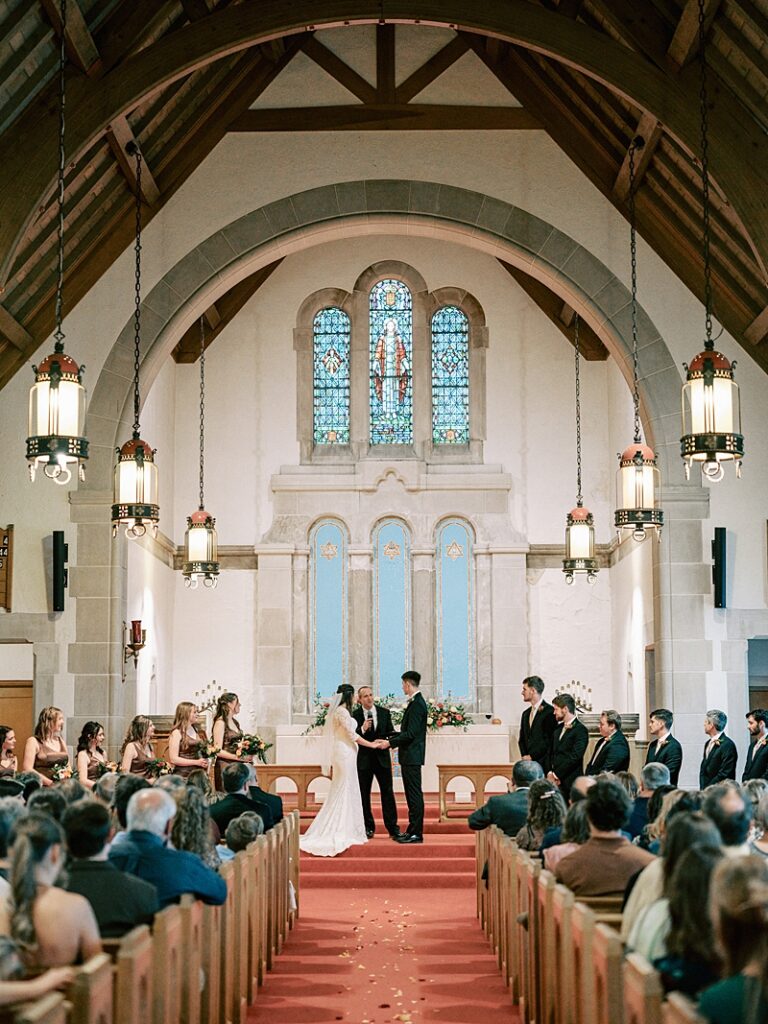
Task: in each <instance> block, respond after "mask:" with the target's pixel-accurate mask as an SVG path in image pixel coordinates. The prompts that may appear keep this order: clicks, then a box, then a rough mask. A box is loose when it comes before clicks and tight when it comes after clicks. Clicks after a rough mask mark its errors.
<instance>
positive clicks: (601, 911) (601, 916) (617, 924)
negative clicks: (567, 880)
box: [579, 895, 624, 930]
mask: <svg viewBox="0 0 768 1024" xmlns="http://www.w3.org/2000/svg"><path fill="white" fill-rule="evenodd" d="M579 902H580V903H583V904H584V905H585V906H587V907H589V909H590V910H591V911H592V912H593V913H594V915H595V920H596V921H597V922H598V923H599V924H608V925H611V926H612V927H614V928H616V929H617V930H618V929H620V928H621V907H622V904H623V902H624V896H623V895H621V896H579Z"/></svg>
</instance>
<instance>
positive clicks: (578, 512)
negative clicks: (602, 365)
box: [563, 313, 598, 585]
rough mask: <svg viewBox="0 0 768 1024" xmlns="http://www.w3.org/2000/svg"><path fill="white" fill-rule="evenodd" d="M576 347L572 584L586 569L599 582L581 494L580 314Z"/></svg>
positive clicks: (568, 527)
mask: <svg viewBox="0 0 768 1024" xmlns="http://www.w3.org/2000/svg"><path fill="white" fill-rule="evenodd" d="M573 347H574V349H575V350H576V507H575V508H572V509H571V511H570V512H569V513H568V515H567V516H566V518H565V558H564V559H563V572H564V573H565V582H566V583H567V584H569V585H571V584H573V583H574V581H575V577H576V573H585V574H586V577H587V582H588V583H597V573H598V564H597V558H596V557H595V521H594V517H593V516H592V513H591V512H590V511H589V509H588V508H585V507H584V502H583V499H582V494H581V377H580V374H579V355H580V353H579V316H578V313H577V314H576V317H575V320H574V340H573Z"/></svg>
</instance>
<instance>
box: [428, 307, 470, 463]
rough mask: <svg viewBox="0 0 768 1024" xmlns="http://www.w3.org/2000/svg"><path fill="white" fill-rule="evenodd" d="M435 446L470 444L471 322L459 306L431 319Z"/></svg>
mask: <svg viewBox="0 0 768 1024" xmlns="http://www.w3.org/2000/svg"><path fill="white" fill-rule="evenodd" d="M432 443H433V444H469V321H468V319H467V316H466V314H465V313H463V312H462V311H461V310H460V309H459V308H458V306H443V307H442V308H441V309H438V311H437V312H436V313H435V315H434V316H433V317H432Z"/></svg>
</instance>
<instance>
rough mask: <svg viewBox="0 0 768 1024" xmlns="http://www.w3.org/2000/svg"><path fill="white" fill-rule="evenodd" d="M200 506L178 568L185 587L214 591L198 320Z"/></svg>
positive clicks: (189, 526)
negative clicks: (206, 489) (200, 584)
mask: <svg viewBox="0 0 768 1024" xmlns="http://www.w3.org/2000/svg"><path fill="white" fill-rule="evenodd" d="M199 467H200V473H199V477H200V504H199V506H198V508H197V510H196V511H195V512H193V513H192V515H191V516H187V531H186V533H185V534H184V563H183V565H182V568H181V572H182V575H183V576H184V583H185V586H187V587H189V588H191V589H192V590H194V589H196V588H197V586H198V584H199V582H200V580H202V581H203V586H205V587H208V588H209V589H210V588H215V587H216V585H217V583H218V581H219V568H220V566H219V561H218V550H219V546H218V538H217V535H216V520H215V519H214V518H213V516H212V515H211V514H210V512H206V510H205V321H204V320H203V318H202V317H200V464H199ZM201 556H202V557H201Z"/></svg>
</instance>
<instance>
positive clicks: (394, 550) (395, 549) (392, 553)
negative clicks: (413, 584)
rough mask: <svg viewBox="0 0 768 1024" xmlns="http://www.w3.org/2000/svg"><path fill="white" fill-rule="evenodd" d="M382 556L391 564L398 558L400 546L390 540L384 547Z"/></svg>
mask: <svg viewBox="0 0 768 1024" xmlns="http://www.w3.org/2000/svg"><path fill="white" fill-rule="evenodd" d="M384 554H385V556H386V557H387V558H388V559H389V560H390V561H391V562H392V561H394V560H395V559H396V558H399V557H400V545H399V544H395V542H394V541H393V540H391V541H390V542H389V543H388V544H386V545H385V546H384Z"/></svg>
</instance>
